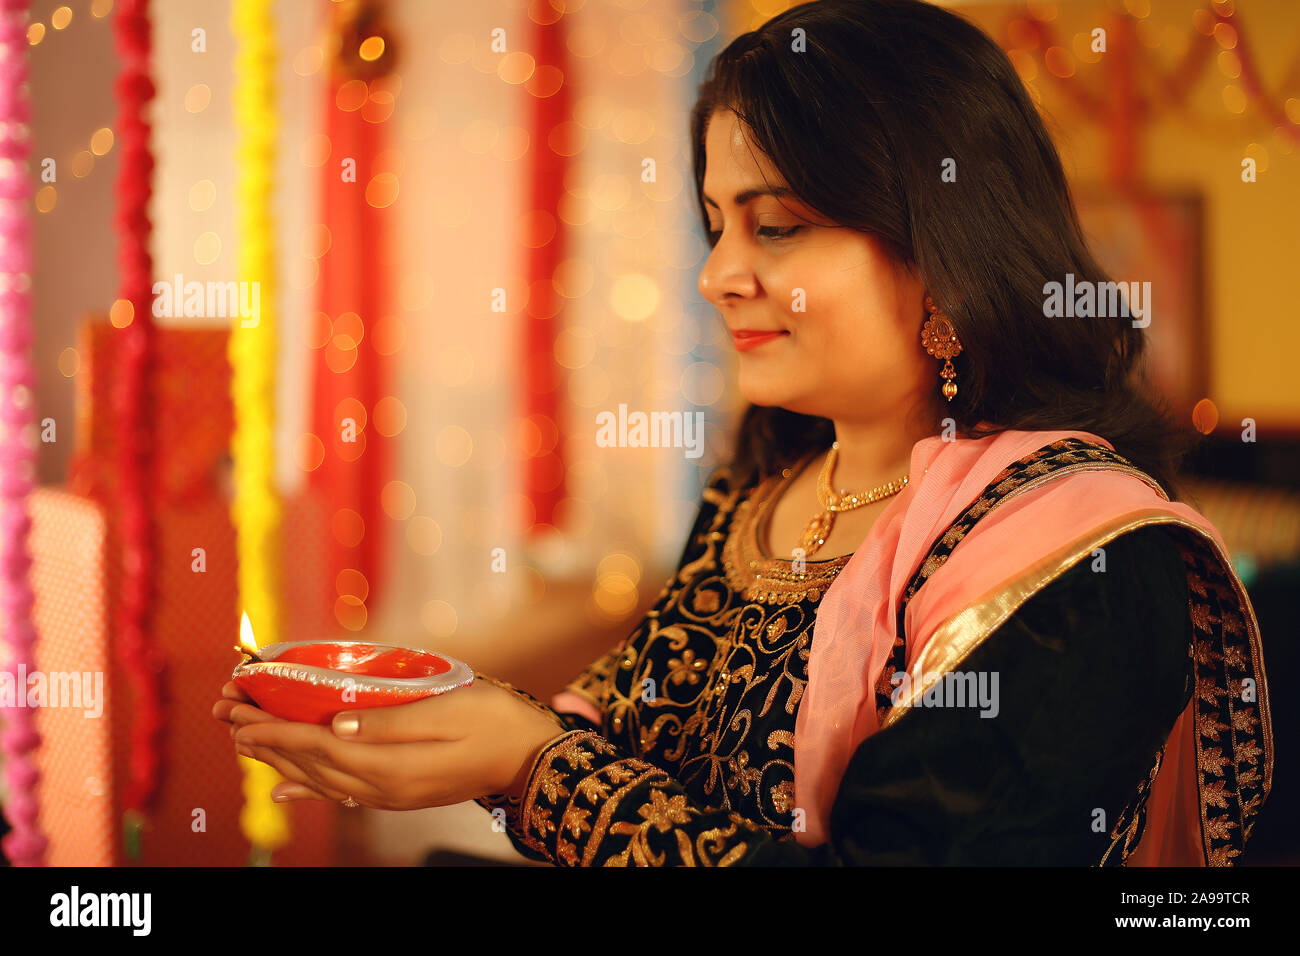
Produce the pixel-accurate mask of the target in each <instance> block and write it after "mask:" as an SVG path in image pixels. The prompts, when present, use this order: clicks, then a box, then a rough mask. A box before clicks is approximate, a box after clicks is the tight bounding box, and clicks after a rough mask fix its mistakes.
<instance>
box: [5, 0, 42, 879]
mask: <svg viewBox="0 0 1300 956" xmlns="http://www.w3.org/2000/svg"><path fill="white" fill-rule="evenodd" d="M27 19H28V12H27V0H0V636H2V637H3V638H4V640H5V642H6V643H8V645H9V654H8V655H7V658H8V660H7V661H6V668H5V669H6V670H7V671H8V672H9V673H10V674H11V675H12V676H13V679H14V681H15V691H16V692H17V693H19V694H25V693H26V692H27V688H26V687H25V686H18V684H17V672H18V669H19V667H20V666H21V667H23V668H25V669H26V672H28V673H30V672H32V671H35V670H36V660H35V648H36V627H35V625H34V624H33V622H32V607H33V605H34V604H35V596H34V595H33V594H32V586H31V580H30V577H29V571H30V570H31V566H32V558H31V554H30V552H29V551H28V548H27V536H28V533H29V532H30V531H31V527H32V521H31V517H30V516H29V515H28V513H27V496H28V495H29V494H30V493H31V490H32V488H33V487H34V484H35V474H36V410H35V394H36V370H35V368H34V367H33V366H32V359H31V347H32V338H33V328H32V321H31V272H32V223H31V197H32V187H31V178H30V173H29V171H28V169H27V159H28V156H29V154H30V152H31V136H30V130H29V128H28V122H29V120H30V119H31V103H30V100H29V98H28V92H27V75H28V66H27ZM4 717H5V719H4V732H3V734H0V750H3V752H4V756H5V781H6V783H7V784H8V789H9V799H8V801H7V802H6V804H5V816H6V817H7V818H8V820H9V823H10V824H11V825H12V826H13V832H12V833H10V834H8V835H7V836H6V837H5V839H4V852H5V856H7V857H8V858H9V860H10V862H11V863H13V864H14V865H15V866H41V865H42V864H43V863H44V861H45V850H46V847H47V846H48V841H47V840H46V839H45V836H44V835H43V834H42V833H41V831H40V824H39V822H38V819H37V818H38V816H39V814H40V803H39V801H38V799H37V782H38V781H39V779H40V770H39V769H38V767H37V765H36V761H35V759H34V756H35V753H36V749H37V747H38V746H39V745H40V741H41V738H40V734H38V733H37V731H36V712H35V711H34V710H33V709H31V708H29V707H15V708H13V709H11V710H9V712H8V713H6V714H5V715H4Z"/></svg>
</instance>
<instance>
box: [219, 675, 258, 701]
mask: <svg viewBox="0 0 1300 956" xmlns="http://www.w3.org/2000/svg"><path fill="white" fill-rule="evenodd" d="M221 696H222V697H228V698H230V699H231V700H235V701H240V702H242V703H245V704H251V703H252V702H253V698H251V697H249V696H248V695H247V694H246V693H244V688H242V687H240V686H239V685H238V684H236V683H235V682H234V681H233V680H230V681H226V683H225V685H224V686H223V687H222V688H221Z"/></svg>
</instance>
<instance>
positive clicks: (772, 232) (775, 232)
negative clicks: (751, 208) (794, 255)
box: [758, 226, 803, 239]
mask: <svg viewBox="0 0 1300 956" xmlns="http://www.w3.org/2000/svg"><path fill="white" fill-rule="evenodd" d="M802 228H803V226H759V227H758V234H759V235H760V236H763V237H764V238H767V239H787V238H789V237H790V236H793V235H794V234H795V233H796V232H798V231H799V230H800V229H802Z"/></svg>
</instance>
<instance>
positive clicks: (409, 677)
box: [232, 641, 474, 726]
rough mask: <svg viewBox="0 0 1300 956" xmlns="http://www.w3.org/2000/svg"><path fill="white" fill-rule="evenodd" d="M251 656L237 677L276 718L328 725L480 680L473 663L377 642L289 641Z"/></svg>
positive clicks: (248, 653)
mask: <svg viewBox="0 0 1300 956" xmlns="http://www.w3.org/2000/svg"><path fill="white" fill-rule="evenodd" d="M238 650H239V651H240V652H241V653H242V654H244V655H245V658H244V660H243V661H241V662H240V664H239V666H238V667H236V668H235V671H234V674H233V675H232V677H233V679H234V682H235V683H236V684H238V685H239V686H240V687H241V688H242V689H243V691H244V693H246V694H247V695H248V696H249V697H251V698H252V699H253V701H254V702H255V703H256V704H257V706H258V707H260V708H261V709H262V710H264V711H266V712H267V713H268V714H271V715H272V716H274V717H280V718H283V719H284V720H293V721H299V722H301V723H308V724H321V725H325V726H328V725H329V724H330V722H331V721H332V720H333V719H334V715H335V714H338V713H340V712H342V711H345V710H358V709H361V708H366V707H390V706H392V705H394V704H409V703H411V702H412V701H416V700H423V699H424V698H426V697H435V696H437V695H438V694H445V693H447V692H448V691H452V690H455V689H456V688H458V687H468V686H469V685H470V684H472V683H474V672H473V671H472V670H471V669H470V668H469V666H468V665H466V664H464V663H462V662H460V661H458V660H455V659H453V658H450V657H444V656H443V655H441V654H435V653H433V652H432V651H426V650H423V649H421V648H415V647H404V646H402V645H400V644H380V643H376V642H374V641H288V642H284V643H280V644H268V645H266V646H265V647H259V648H258V649H257V650H256V651H250V650H248V649H247V647H240V648H238Z"/></svg>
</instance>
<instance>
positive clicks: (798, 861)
mask: <svg viewBox="0 0 1300 956" xmlns="http://www.w3.org/2000/svg"><path fill="white" fill-rule="evenodd" d="M805 464H806V462H805ZM791 476H792V472H791V470H789V469H787V470H786V472H785V473H784V474H783V475H776V476H772V477H771V478H769V479H767V480H765V481H763V482H760V483H759V484H758V485H757V486H756V487H750V488H733V487H732V482H731V479H730V476H729V474H728V472H727V470H726V469H725V468H723V469H719V470H717V471H715V472H714V474H713V475H712V477H711V478H710V480H709V482H708V486H707V487H706V489H705V491H704V494H703V500H702V503H701V506H700V510H699V513H698V516H697V517H696V520H695V523H694V526H693V527H692V529H691V532H690V535H689V538H688V539H687V542H686V547H685V550H684V553H683V555H682V559H681V562H680V564H679V567H678V570H677V572H676V574H675V575H674V576H673V578H672V579H671V580H670V581H669V582H668V585H667V587H665V588H664V590H663V592H662V593H661V594H660V597H659V600H658V601H657V603H656V604H655V606H654V608H653V609H652V610H651V611H650V612H649V613H648V614H647V615H646V617H645V618H644V619H643V620H642V621H641V623H640V624H639V625H638V626H637V627H636V629H635V630H634V631H633V632H632V634H631V635H630V636H629V637H628V638H627V640H626V641H625V642H624V643H623V645H621V646H620V647H617V648H614V649H613V650H611V651H610V652H609V653H608V654H606V655H605V656H604V657H602V658H601V659H600V660H598V661H596V662H595V663H593V664H592V665H590V666H589V667H588V668H587V669H586V670H585V671H584V672H583V673H582V674H581V675H580V676H579V677H578V678H577V679H576V680H575V681H574V682H573V683H572V684H571V685H570V687H569V690H571V691H573V692H575V693H578V694H580V695H582V696H584V697H585V698H587V699H588V700H590V701H591V702H592V703H593V704H594V705H595V706H596V708H597V709H598V711H599V712H600V713H601V714H602V715H603V718H602V720H601V723H600V725H599V726H596V725H593V724H591V723H590V722H589V721H588V720H587V719H586V718H584V717H581V716H579V715H576V714H563V715H561V717H562V718H563V720H564V721H565V723H566V724H567V725H568V726H570V727H572V728H573V730H572V731H571V732H570V733H568V734H566V735H565V736H563V737H561V738H560V739H558V740H556V741H555V742H553V743H551V744H550V745H549V746H547V747H546V748H544V749H543V751H542V752H541V753H540V754H539V755H538V758H537V760H536V762H535V764H534V765H533V768H532V770H531V772H530V774H529V777H528V781H527V784H526V786H525V788H524V792H523V796H522V798H521V799H520V800H517V801H510V800H507V799H506V798H504V797H502V796H500V795H494V796H488V797H483V798H480V800H479V801H478V802H479V803H480V804H481V805H482V806H484V807H485V808H488V809H494V808H501V809H503V810H504V811H505V819H506V824H507V828H508V832H509V834H510V838H511V841H512V842H513V843H514V845H515V846H516V848H517V849H518V850H519V851H520V852H521V853H523V854H524V855H525V856H528V857H530V858H532V859H536V860H544V861H548V862H552V863H555V864H557V865H568V866H623V865H643V866H644V865H650V866H683V865H687V866H690V865H704V866H711V865H737V864H743V865H856V864H866V865H873V864H875V865H878V864H984V865H998V864H1011V865H1014V864H1022V865H1035V864H1041V865H1097V864H1098V863H1099V862H1100V861H1102V859H1103V858H1104V857H1107V856H1108V854H1109V851H1110V850H1111V849H1112V848H1113V847H1114V845H1116V843H1117V841H1118V840H1119V839H1120V838H1121V837H1122V836H1123V835H1124V834H1122V833H1120V832H1118V831H1119V828H1120V827H1121V826H1122V825H1128V824H1130V823H1131V821H1129V820H1126V819H1124V811H1125V809H1126V807H1128V806H1129V804H1130V802H1131V801H1132V799H1133V795H1134V792H1135V790H1138V789H1139V786H1140V784H1142V783H1143V782H1144V781H1145V780H1146V778H1147V776H1148V772H1149V769H1150V767H1151V761H1152V755H1153V754H1154V753H1156V752H1157V751H1158V750H1159V749H1160V748H1161V746H1162V744H1163V743H1164V741H1165V738H1166V737H1167V735H1168V733H1169V731H1170V728H1171V727H1172V726H1173V724H1174V721H1175V720H1176V719H1177V717H1178V715H1179V714H1180V712H1181V711H1182V710H1183V708H1184V707H1185V705H1186V704H1187V702H1188V699H1189V696H1190V694H1191V690H1192V683H1193V669H1192V661H1191V660H1190V658H1189V647H1190V642H1191V640H1192V631H1191V624H1190V621H1189V618H1188V591H1187V578H1186V574H1185V571H1184V569H1183V560H1182V558H1181V557H1180V554H1179V551H1178V548H1177V547H1176V545H1175V542H1174V541H1173V540H1172V539H1171V538H1170V536H1169V533H1168V532H1167V531H1166V530H1165V529H1164V528H1162V527H1160V526H1158V525H1156V526H1147V527H1142V528H1139V529H1138V530H1135V531H1132V532H1129V533H1126V534H1123V535H1122V536H1120V537H1118V538H1116V539H1114V540H1113V541H1111V542H1110V544H1109V545H1108V546H1107V549H1106V573H1096V572H1094V571H1093V570H1092V568H1091V565H1090V562H1088V561H1084V562H1081V563H1080V564H1077V565H1076V566H1074V567H1072V568H1071V569H1070V570H1068V571H1067V572H1066V573H1064V574H1062V575H1061V576H1060V577H1058V578H1057V579H1056V580H1055V581H1053V582H1052V583H1051V584H1049V585H1047V586H1046V587H1044V588H1042V589H1041V590H1040V591H1038V592H1037V593H1036V594H1034V595H1033V596H1032V597H1031V598H1030V599H1029V600H1028V602H1027V603H1025V604H1024V605H1023V606H1021V607H1020V608H1019V610H1018V611H1017V612H1016V613H1015V614H1014V615H1012V616H1011V617H1010V618H1009V619H1007V620H1006V621H1005V622H1004V623H1003V624H1002V625H1001V626H1000V627H999V628H998V629H997V631H996V632H995V633H994V634H992V635H991V636H990V637H989V638H988V639H987V640H985V641H984V642H983V643H982V644H981V645H980V646H979V647H978V648H977V649H976V650H975V651H974V652H973V653H972V655H971V656H970V657H969V659H968V660H967V661H966V662H965V663H964V664H963V665H962V667H963V670H967V671H982V672H988V673H992V672H997V673H998V674H999V675H1000V688H1001V694H1000V698H1001V699H1000V705H999V706H1000V711H999V714H998V717H997V719H985V718H981V717H980V712H979V710H978V709H976V708H971V707H966V708H953V707H943V708H912V709H910V710H908V711H906V712H904V713H903V714H902V715H901V717H900V718H899V719H897V720H896V721H894V722H893V723H892V724H890V725H889V726H886V727H884V728H883V729H882V730H880V731H878V732H877V733H875V734H873V735H872V736H871V737H869V738H868V739H867V740H866V741H864V742H863V743H862V744H861V745H860V747H859V748H858V749H857V751H856V752H855V753H854V755H853V757H852V759H851V761H850V763H849V765H848V768H847V770H846V772H845V775H844V777H843V779H842V781H841V784H840V787H839V790H838V792H837V794H836V798H835V803H834V806H833V809H832V813H831V819H830V827H829V830H830V839H829V840H828V841H827V842H826V843H824V844H822V845H821V846H819V847H816V848H811V849H810V848H807V847H804V846H802V845H800V844H798V843H797V842H795V840H794V836H795V833H794V832H793V830H794V829H802V826H801V818H802V815H803V814H802V811H801V810H800V808H798V807H797V806H796V805H795V791H794V728H795V718H796V715H797V713H798V707H799V701H800V698H801V697H802V695H803V691H804V687H805V684H806V680H807V666H808V657H809V651H810V648H811V644H812V640H813V623H814V620H815V615H816V611H817V605H818V602H819V601H820V599H821V597H822V595H824V594H825V593H826V590H827V588H829V586H830V585H831V583H832V582H833V581H834V579H835V577H836V575H837V574H838V573H839V572H840V571H841V570H842V569H843V567H844V566H845V565H846V564H847V563H848V560H849V556H848V555H844V556H841V557H837V558H834V559H832V560H829V561H807V562H806V567H805V568H804V569H803V573H802V574H800V573H798V572H797V571H796V570H795V568H794V567H793V565H792V563H791V562H790V561H784V560H780V559H777V558H773V557H770V556H768V555H765V554H764V553H763V552H762V549H761V546H760V544H759V542H760V539H761V536H760V534H759V525H760V523H761V522H763V521H765V520H766V518H767V515H768V512H769V510H770V506H771V504H772V502H773V501H774V500H775V498H776V495H777V493H778V492H779V490H780V489H781V486H782V485H783V484H784V483H785V482H787V481H789V480H790V478H791ZM898 650H899V649H897V648H896V662H898V661H900V660H901V658H898V657H897V651H898ZM894 669H895V668H894V667H886V669H885V670H886V672H887V673H892V672H893V670H894ZM882 676H883V675H882ZM888 689H889V688H888V687H886V686H878V688H877V690H878V693H877V704H878V706H879V707H881V708H882V711H881V712H882V714H883V713H884V712H885V710H886V709H887V708H888V706H889V698H888V696H887V694H888ZM1099 821H1100V822H1099ZM1139 826H1140V821H1139ZM1130 840H1131V842H1133V843H1136V840H1135V839H1133V838H1132V835H1130ZM1124 849H1125V850H1127V849H1128V847H1127V846H1125V848H1124ZM1122 855H1123V854H1122V852H1116V853H1114V854H1111V856H1112V859H1111V860H1110V862H1112V863H1114V862H1120V858H1121V857H1122Z"/></svg>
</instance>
